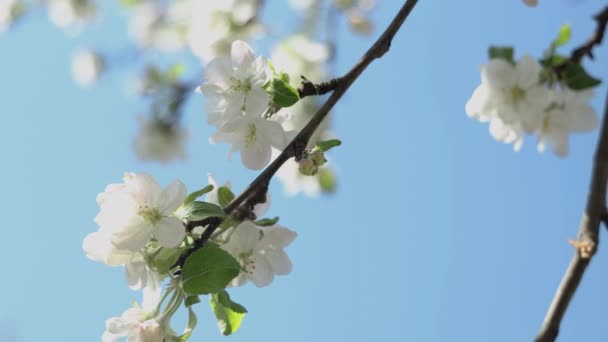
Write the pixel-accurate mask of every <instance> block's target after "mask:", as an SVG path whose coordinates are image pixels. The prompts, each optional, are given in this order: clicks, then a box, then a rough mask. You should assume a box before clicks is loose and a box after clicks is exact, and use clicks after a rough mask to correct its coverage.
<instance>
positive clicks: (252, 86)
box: [199, 40, 270, 128]
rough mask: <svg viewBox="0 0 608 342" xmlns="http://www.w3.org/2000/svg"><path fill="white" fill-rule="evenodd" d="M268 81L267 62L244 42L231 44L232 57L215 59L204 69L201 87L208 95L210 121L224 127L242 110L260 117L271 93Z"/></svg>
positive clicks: (266, 106)
mask: <svg viewBox="0 0 608 342" xmlns="http://www.w3.org/2000/svg"><path fill="white" fill-rule="evenodd" d="M268 80H269V70H268V62H267V61H266V59H264V58H263V57H261V56H260V57H257V58H256V56H255V54H254V52H253V50H252V49H251V47H249V45H247V43H245V42H244V41H240V40H237V41H235V42H234V43H232V49H231V56H230V58H229V59H228V58H216V59H214V60H212V61H211V62H210V63H209V64H208V65H207V66H206V68H205V81H206V82H205V83H203V84H202V85H201V86H200V87H199V90H200V91H201V92H202V93H203V94H205V95H206V96H207V100H208V101H209V102H208V104H207V115H208V117H207V118H208V120H207V121H208V122H209V123H210V124H213V125H216V126H218V127H220V128H221V127H222V126H223V125H224V124H225V123H226V122H228V121H230V120H231V119H233V118H235V117H237V116H240V115H241V113H242V111H243V110H244V111H245V113H247V114H251V115H258V116H261V115H262V114H263V112H264V111H265V110H266V108H268V105H269V102H270V96H269V95H268V93H267V92H266V90H264V88H263V86H264V85H265V84H266V82H268Z"/></svg>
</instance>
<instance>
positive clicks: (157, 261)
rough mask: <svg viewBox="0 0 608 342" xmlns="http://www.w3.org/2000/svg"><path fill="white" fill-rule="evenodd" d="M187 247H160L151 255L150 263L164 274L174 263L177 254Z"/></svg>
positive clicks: (177, 256)
mask: <svg viewBox="0 0 608 342" xmlns="http://www.w3.org/2000/svg"><path fill="white" fill-rule="evenodd" d="M186 249H188V248H187V247H179V248H161V249H160V250H159V251H158V252H157V253H155V254H154V255H152V256H151V258H150V259H151V260H150V263H151V265H152V267H153V268H154V269H156V271H157V272H158V273H160V274H166V273H168V272H169V270H170V269H171V266H173V265H175V263H176V262H177V259H179V256H180V255H181V254H182V253H183V252H184V251H185V250H186Z"/></svg>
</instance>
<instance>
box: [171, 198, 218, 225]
mask: <svg viewBox="0 0 608 342" xmlns="http://www.w3.org/2000/svg"><path fill="white" fill-rule="evenodd" d="M176 215H177V216H178V217H179V218H181V219H182V220H189V221H199V220H204V219H206V218H208V217H220V218H222V217H225V216H226V213H225V212H224V209H222V207H220V206H218V205H217V204H213V203H208V202H202V201H194V202H191V203H190V204H188V205H187V206H184V207H180V208H179V209H178V210H177V213H176Z"/></svg>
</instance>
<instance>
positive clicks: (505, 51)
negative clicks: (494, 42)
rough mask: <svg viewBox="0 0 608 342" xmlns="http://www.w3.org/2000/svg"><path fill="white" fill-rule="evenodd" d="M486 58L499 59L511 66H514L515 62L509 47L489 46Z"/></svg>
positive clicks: (511, 49)
mask: <svg viewBox="0 0 608 342" xmlns="http://www.w3.org/2000/svg"><path fill="white" fill-rule="evenodd" d="M488 56H489V57H490V59H494V58H500V59H504V60H505V61H507V62H509V63H511V64H515V60H514V59H513V48H512V47H510V46H490V48H489V49H488Z"/></svg>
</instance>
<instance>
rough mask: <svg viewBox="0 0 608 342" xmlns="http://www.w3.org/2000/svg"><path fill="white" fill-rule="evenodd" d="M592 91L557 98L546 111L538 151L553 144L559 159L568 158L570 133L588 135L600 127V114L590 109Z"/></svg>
mask: <svg viewBox="0 0 608 342" xmlns="http://www.w3.org/2000/svg"><path fill="white" fill-rule="evenodd" d="M592 97H593V90H590V89H588V90H583V91H573V90H569V89H564V90H562V91H559V92H557V93H556V95H555V102H554V104H553V105H552V106H551V107H550V110H548V111H546V113H545V117H544V120H543V123H542V126H541V128H540V129H539V130H538V140H539V141H538V150H539V151H540V152H542V151H544V150H545V145H546V144H550V145H551V146H552V148H553V152H555V154H557V155H558V156H560V157H565V156H567V155H568V150H569V147H568V135H569V133H570V132H588V131H591V130H593V129H595V128H596V127H597V126H598V118H597V113H596V112H595V111H594V110H593V108H591V106H590V105H589V101H590V100H591V98H592Z"/></svg>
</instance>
